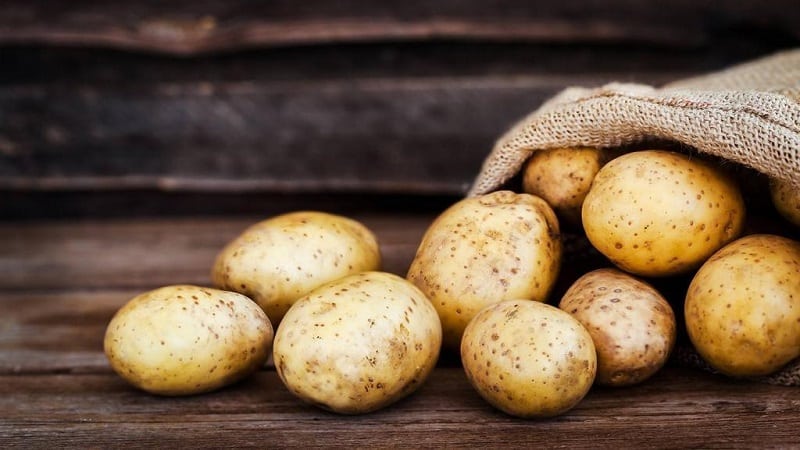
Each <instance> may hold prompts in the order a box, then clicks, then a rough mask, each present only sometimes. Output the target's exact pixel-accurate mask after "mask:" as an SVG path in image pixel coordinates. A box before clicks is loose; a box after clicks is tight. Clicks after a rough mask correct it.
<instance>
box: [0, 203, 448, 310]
mask: <svg viewBox="0 0 800 450" xmlns="http://www.w3.org/2000/svg"><path fill="white" fill-rule="evenodd" d="M352 217H354V218H355V219H357V220H361V221H362V222H363V223H364V224H365V225H366V226H368V227H369V228H370V229H372V230H373V231H374V232H375V234H376V236H377V237H378V240H379V242H380V245H381V253H382V255H383V268H384V270H386V271H389V272H393V273H400V274H404V273H405V271H406V270H407V268H408V264H410V262H411V259H412V258H413V255H414V252H416V249H417V246H418V245H419V240H420V238H421V236H422V233H423V232H424V231H425V228H427V226H428V224H429V223H430V221H431V220H433V217H434V215H433V214H432V213H430V212H428V213H425V212H423V213H420V214H408V213H405V214H404V213H396V214H387V215H369V214H366V213H364V212H362V213H360V214H354V215H352ZM265 218H266V217H264V216H261V217H249V218H234V219H222V218H216V219H214V218H211V219H197V218H195V219H174V220H173V219H139V220H123V219H115V220H107V221H88V220H87V221H78V222H33V223H27V224H24V225H20V224H18V223H14V222H9V223H0V236H7V237H9V238H7V239H1V240H0V273H2V274H3V276H2V277H0V289H2V290H7V291H8V290H18V291H33V292H42V291H48V290H58V289H81V290H85V289H99V288H114V289H119V288H135V289H141V288H146V287H157V286H159V285H165V284H180V283H190V284H200V285H208V283H210V275H209V274H210V272H209V271H210V270H211V266H212V264H213V261H214V258H215V257H216V255H217V253H218V252H219V251H221V250H222V248H223V247H224V245H225V244H226V243H227V242H229V241H230V240H231V239H233V238H234V237H235V236H236V235H237V234H239V233H240V232H242V231H243V230H244V229H245V228H246V227H247V226H249V225H250V224H253V223H255V222H257V221H259V220H262V219H265ZM77 295H80V293H78V294H77Z"/></svg>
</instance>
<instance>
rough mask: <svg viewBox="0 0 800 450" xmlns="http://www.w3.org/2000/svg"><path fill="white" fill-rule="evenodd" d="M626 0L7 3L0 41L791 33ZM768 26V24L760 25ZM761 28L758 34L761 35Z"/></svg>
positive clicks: (758, 5)
mask: <svg viewBox="0 0 800 450" xmlns="http://www.w3.org/2000/svg"><path fill="white" fill-rule="evenodd" d="M724 6H725V7H724V8H722V7H720V6H719V4H718V3H716V2H712V1H710V0H703V1H697V0H694V1H690V0H672V1H670V2H669V6H668V7H662V8H653V7H652V5H650V4H648V3H639V2H629V1H625V0H606V1H597V0H592V1H586V0H583V1H579V0H566V1H560V2H536V3H535V4H531V3H530V2H525V1H519V0H503V1H499V2H490V3H487V2H479V1H468V2H465V1H455V0H447V1H440V2H436V4H435V5H432V4H429V3H427V2H421V1H406V2H401V3H396V2H366V1H359V0H348V1H342V2H310V3H309V2H302V3H297V2H291V1H272V2H253V1H247V0H237V1H228V2H220V1H208V0H207V1H200V2H169V3H168V4H162V3H161V2H154V1H138V2H126V3H125V4H124V5H113V6H112V5H110V4H105V3H103V2H91V1H75V2H68V3H66V2H56V3H54V2H52V1H44V0H39V1H20V0H12V1H6V2H4V3H3V4H2V6H0V18H2V19H1V20H0V43H2V42H5V43H40V44H42V43H44V44H62V45H63V44H69V45H88V46H108V47H117V48H128V49H145V50H150V51H161V52H168V53H173V54H182V55H191V54H198V53H206V52H213V51H223V50H229V49H231V48H241V47H255V46H284V45H299V44H319V43H332V42H349V43H353V42H369V41H387V40H395V41H422V40H433V39H450V40H495V41H503V42H508V41H538V42H554V41H555V42H558V41H560V42H574V41H584V42H586V41H594V42H620V41H622V42H643V43H648V44H651V45H655V44H658V45H673V46H675V45H678V46H698V45H703V44H708V43H709V42H713V41H714V39H715V37H718V36H720V35H725V34H734V33H746V32H748V31H751V30H753V29H757V30H759V29H760V30H762V31H764V32H769V33H772V34H773V35H789V36H793V37H795V38H797V37H798V31H797V27H796V26H795V24H796V23H797V22H798V21H800V16H798V12H797V8H794V3H792V2H790V1H783V0H782V1H772V2H759V1H755V0H746V1H739V2H726V3H725V5H724ZM767 24H768V25H767ZM764 28H766V29H764Z"/></svg>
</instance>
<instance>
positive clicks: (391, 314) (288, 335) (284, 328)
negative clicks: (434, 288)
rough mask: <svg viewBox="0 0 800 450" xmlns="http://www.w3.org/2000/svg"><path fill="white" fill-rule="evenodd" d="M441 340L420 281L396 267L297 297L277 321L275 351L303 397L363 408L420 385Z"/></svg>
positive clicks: (352, 410)
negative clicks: (407, 277) (400, 273)
mask: <svg viewBox="0 0 800 450" xmlns="http://www.w3.org/2000/svg"><path fill="white" fill-rule="evenodd" d="M441 344H442V329H441V325H440V324H439V318H438V317H437V316H436V310H435V309H433V306H432V305H431V304H430V302H429V301H428V299H427V298H425V295H424V294H423V293H422V292H420V291H419V289H417V288H416V287H414V285H413V284H411V283H409V282H408V281H406V280H404V279H403V278H400V277H398V276H396V275H392V274H388V273H383V272H366V273H362V274H357V275H351V276H348V277H345V278H342V279H340V280H336V281H333V282H331V283H329V284H327V285H324V286H321V287H319V288H317V289H315V290H314V291H312V292H310V293H309V294H308V295H307V296H305V297H303V298H301V299H300V300H298V301H297V302H296V303H295V304H294V305H293V306H292V307H291V308H290V309H289V312H287V313H286V316H285V317H284V319H283V322H281V324H280V326H279V327H278V331H277V332H276V335H275V345H274V350H273V359H274V361H275V367H276V369H277V371H278V375H279V376H280V378H281V380H283V383H284V384H285V385H286V387H287V388H288V389H289V390H290V391H291V392H292V393H294V394H295V395H296V396H298V397H299V398H301V399H303V400H305V401H307V402H309V403H311V404H314V405H316V406H318V407H320V408H323V409H326V410H330V411H334V412H337V413H342V414H359V413H367V412H371V411H375V410H377V409H380V408H383V407H385V406H387V405H389V404H391V403H393V402H395V401H397V400H399V399H401V398H403V397H405V396H407V395H409V394H411V393H412V392H414V391H415V390H416V389H417V388H419V387H420V386H421V385H422V383H423V382H424V381H425V379H426V378H427V376H428V375H429V373H430V372H431V370H432V369H433V367H434V366H435V365H436V361H437V359H438V357H439V349H440V347H441Z"/></svg>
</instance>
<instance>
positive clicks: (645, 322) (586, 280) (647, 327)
mask: <svg viewBox="0 0 800 450" xmlns="http://www.w3.org/2000/svg"><path fill="white" fill-rule="evenodd" d="M558 307H559V308H561V309H562V310H564V311H566V312H568V313H569V314H570V315H572V317H574V318H576V319H578V321H579V322H580V323H581V324H583V326H584V327H586V329H587V330H588V331H589V334H590V335H591V336H592V340H593V341H594V345H595V348H596V349H597V378H596V380H595V382H596V383H597V384H600V385H604V386H630V385H633V384H636V383H640V382H642V381H644V380H646V379H647V378H650V377H651V376H652V375H653V374H655V373H656V372H657V371H658V370H659V369H661V367H663V366H664V364H665V363H666V362H667V359H668V358H669V355H670V353H671V352H672V348H673V347H674V346H675V336H676V324H675V314H674V312H673V311H672V307H671V306H670V305H669V303H668V302H667V301H666V300H665V299H664V297H662V296H661V294H660V293H659V292H658V291H656V290H655V289H654V288H653V287H652V286H650V285H649V284H647V283H645V282H643V281H641V280H638V279H636V278H634V277H633V276H631V275H628V274H626V273H625V272H622V271H619V270H616V269H598V270H594V271H592V272H589V273H587V274H586V275H584V276H582V277H580V278H579V279H578V280H576V281H575V283H573V284H572V286H570V288H569V289H568V290H567V292H566V293H565V294H564V297H562V299H561V302H560V303H559V305H558Z"/></svg>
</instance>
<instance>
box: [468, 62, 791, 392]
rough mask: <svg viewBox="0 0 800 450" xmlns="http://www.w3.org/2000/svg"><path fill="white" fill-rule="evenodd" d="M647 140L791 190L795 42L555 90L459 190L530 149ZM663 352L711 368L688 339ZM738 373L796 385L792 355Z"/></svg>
mask: <svg viewBox="0 0 800 450" xmlns="http://www.w3.org/2000/svg"><path fill="white" fill-rule="evenodd" d="M652 140H667V141H673V142H677V143H680V144H682V145H684V146H688V147H691V148H693V149H695V150H697V151H698V152H700V153H704V154H708V155H713V156H716V157H720V158H724V159H726V160H729V161H734V162H736V163H739V164H742V165H744V166H747V167H750V168H753V169H755V170H757V171H759V172H761V173H763V174H765V175H767V176H769V177H771V178H775V179H780V180H784V181H788V182H790V183H792V184H794V185H795V186H797V187H798V189H800V49H797V50H791V51H786V52H781V53H777V54H775V55H771V56H768V57H765V58H762V59H759V60H756V61H752V62H747V63H744V64H740V65H738V66H734V67H732V68H729V69H726V70H723V71H721V72H716V73H712V74H708V75H703V76H699V77H694V78H691V79H686V80H679V81H676V82H673V83H670V84H667V85H665V86H663V87H661V88H654V87H651V86H646V85H641V84H626V83H611V84H607V85H605V86H602V87H600V88H595V89H585V88H577V87H572V88H568V89H565V90H564V91H562V92H561V93H560V94H558V95H556V96H555V97H553V98H552V99H551V100H549V101H548V102H546V103H544V104H543V105H541V106H540V107H539V109H537V110H536V111H534V112H532V113H531V114H529V115H528V116H526V117H524V118H523V119H522V120H521V121H519V122H518V123H516V124H515V125H514V126H513V127H512V128H511V129H510V130H509V131H507V132H506V133H505V134H504V135H503V136H501V137H500V139H499V140H498V141H497V142H496V143H495V145H494V147H493V149H492V151H491V153H490V154H489V156H488V157H487V158H486V160H485V161H484V163H483V166H482V168H481V171H480V173H479V174H478V176H477V177H476V178H475V181H474V182H473V184H472V187H471V189H470V190H469V192H468V196H476V195H481V194H485V193H488V192H491V191H493V190H496V189H498V188H500V187H501V186H502V185H503V184H504V183H506V182H507V181H508V180H510V179H511V178H512V177H513V176H515V175H516V174H517V173H518V172H519V171H520V170H521V168H522V166H523V164H524V163H525V161H526V160H527V159H528V158H529V157H530V155H531V154H532V152H534V151H536V150H542V149H550V148H561V147H581V146H586V147H598V148H609V147H611V148H613V147H623V146H629V145H635V144H637V143H641V142H646V141H652ZM672 359H673V360H674V361H675V362H676V363H678V364H679V365H682V366H686V367H693V368H699V369H703V370H706V371H709V372H713V373H717V372H716V371H715V370H714V369H713V368H712V367H711V366H709V365H708V363H706V362H705V361H704V360H703V359H702V358H701V357H700V356H699V355H698V354H697V352H696V351H695V350H694V349H692V348H691V347H684V348H678V349H676V350H675V354H674V355H673V358H672ZM748 379H749V380H754V381H758V382H764V383H770V384H777V385H783V386H800V358H798V359H796V360H794V361H792V362H790V363H789V364H788V365H787V366H785V367H784V368H783V369H781V370H780V371H778V372H777V373H775V374H772V375H769V376H763V377H751V378H748Z"/></svg>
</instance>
